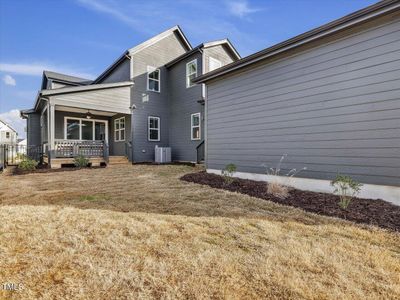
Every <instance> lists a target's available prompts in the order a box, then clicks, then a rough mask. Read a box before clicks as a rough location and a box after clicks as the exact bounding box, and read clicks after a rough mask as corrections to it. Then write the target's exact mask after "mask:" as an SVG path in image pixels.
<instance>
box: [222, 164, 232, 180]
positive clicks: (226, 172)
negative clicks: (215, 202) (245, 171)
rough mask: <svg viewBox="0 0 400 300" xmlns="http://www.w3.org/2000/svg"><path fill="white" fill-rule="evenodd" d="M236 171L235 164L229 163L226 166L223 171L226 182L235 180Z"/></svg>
mask: <svg viewBox="0 0 400 300" xmlns="http://www.w3.org/2000/svg"><path fill="white" fill-rule="evenodd" d="M235 172H236V165H235V164H227V165H226V166H225V168H224V169H223V170H222V171H221V173H222V176H223V177H224V180H225V183H226V184H231V183H232V182H233V180H234V178H233V174H234V173H235Z"/></svg>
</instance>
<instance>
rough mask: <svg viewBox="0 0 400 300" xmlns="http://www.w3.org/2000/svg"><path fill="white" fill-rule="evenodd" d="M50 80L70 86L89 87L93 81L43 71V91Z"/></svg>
mask: <svg viewBox="0 0 400 300" xmlns="http://www.w3.org/2000/svg"><path fill="white" fill-rule="evenodd" d="M49 79H51V80H54V81H57V82H60V83H66V84H69V85H88V84H91V83H92V80H90V79H85V78H80V77H76V76H71V75H66V74H61V73H57V72H53V71H43V80H42V89H45V88H46V85H47V81H48V80H49Z"/></svg>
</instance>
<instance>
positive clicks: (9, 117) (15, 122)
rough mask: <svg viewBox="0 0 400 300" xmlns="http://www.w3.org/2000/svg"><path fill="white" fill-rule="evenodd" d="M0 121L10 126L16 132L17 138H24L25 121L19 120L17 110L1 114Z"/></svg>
mask: <svg viewBox="0 0 400 300" xmlns="http://www.w3.org/2000/svg"><path fill="white" fill-rule="evenodd" d="M0 120H3V121H4V122H6V123H7V124H10V125H11V127H12V128H14V129H15V130H16V131H17V132H18V138H24V137H25V136H26V133H25V126H26V121H25V120H23V119H21V117H20V115H19V110H18V109H12V110H10V111H8V112H5V113H1V114H0Z"/></svg>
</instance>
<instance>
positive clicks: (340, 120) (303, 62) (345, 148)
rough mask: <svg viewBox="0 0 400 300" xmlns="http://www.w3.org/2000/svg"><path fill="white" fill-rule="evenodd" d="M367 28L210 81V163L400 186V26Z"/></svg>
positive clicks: (250, 169) (246, 169) (245, 169)
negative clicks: (348, 177) (292, 170)
mask: <svg viewBox="0 0 400 300" xmlns="http://www.w3.org/2000/svg"><path fill="white" fill-rule="evenodd" d="M364 26H365V27H364V29H363V31H360V32H355V31H353V33H352V35H351V36H347V37H343V36H342V37H341V38H340V39H338V40H336V41H335V40H333V41H332V40H331V41H330V42H327V41H320V43H319V45H317V47H316V48H312V49H308V50H307V51H304V52H302V53H297V54H296V55H293V56H291V57H286V58H284V59H281V60H277V61H274V62H272V63H269V64H267V65H261V64H259V65H257V66H256V67H253V68H252V69H251V70H248V71H245V72H243V73H240V74H237V75H234V76H230V77H227V78H225V79H223V80H220V81H214V82H212V83H210V84H209V87H208V103H207V112H208V123H207V127H208V132H207V167H208V168H211V169H222V168H223V167H224V166H225V165H226V164H228V163H235V164H236V165H237V166H238V171H243V172H252V173H264V171H265V169H264V168H263V167H262V166H261V164H263V163H265V164H267V165H268V166H270V167H274V166H275V165H276V164H277V162H278V161H279V158H280V156H281V155H282V154H284V153H286V154H288V157H287V159H286V160H285V163H284V165H283V168H284V169H286V170H287V169H290V168H297V169H301V168H303V167H307V171H303V172H301V173H300V174H299V175H298V176H299V177H306V178H318V179H332V178H333V177H335V175H336V174H337V173H342V174H348V175H351V176H353V177H354V178H355V179H357V180H359V181H361V182H364V183H373V184H385V185H394V186H400V172H399V169H400V96H399V95H400V59H399V58H400V22H399V20H397V21H392V22H391V23H387V24H384V25H382V24H381V25H379V26H375V27H372V28H367V25H364Z"/></svg>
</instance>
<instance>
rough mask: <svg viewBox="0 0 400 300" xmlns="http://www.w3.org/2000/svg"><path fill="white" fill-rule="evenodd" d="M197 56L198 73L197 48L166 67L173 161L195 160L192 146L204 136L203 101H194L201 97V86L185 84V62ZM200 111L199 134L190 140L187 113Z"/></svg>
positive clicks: (198, 142) (194, 151)
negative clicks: (193, 139)
mask: <svg viewBox="0 0 400 300" xmlns="http://www.w3.org/2000/svg"><path fill="white" fill-rule="evenodd" d="M194 59H197V70H198V75H200V74H201V69H202V55H201V53H199V52H196V53H195V54H193V55H191V56H190V57H188V58H186V59H184V60H182V61H180V62H179V63H177V64H175V65H174V66H172V67H171V68H170V69H169V72H168V79H169V87H170V122H169V143H170V145H171V147H172V159H173V160H177V161H196V160H197V151H196V147H197V146H198V145H199V144H200V142H201V141H202V140H203V138H204V134H203V132H204V126H203V124H204V105H201V104H200V103H198V102H197V101H198V100H201V99H202V86H201V85H194V86H192V87H190V88H186V64H187V63H188V62H190V61H192V60H194ZM194 113H201V124H200V125H201V126H200V132H201V138H200V140H195V141H192V140H191V119H190V118H191V114H194Z"/></svg>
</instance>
